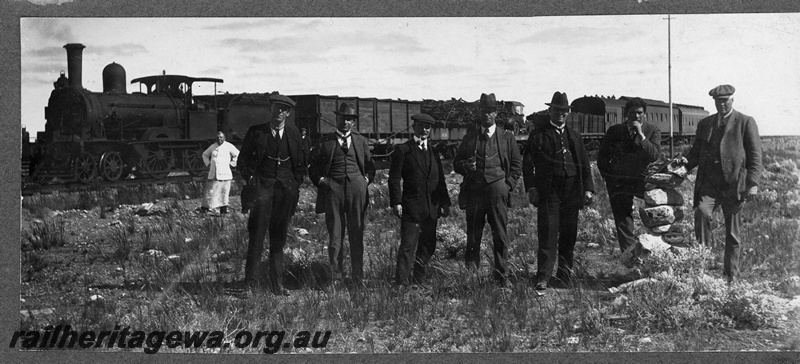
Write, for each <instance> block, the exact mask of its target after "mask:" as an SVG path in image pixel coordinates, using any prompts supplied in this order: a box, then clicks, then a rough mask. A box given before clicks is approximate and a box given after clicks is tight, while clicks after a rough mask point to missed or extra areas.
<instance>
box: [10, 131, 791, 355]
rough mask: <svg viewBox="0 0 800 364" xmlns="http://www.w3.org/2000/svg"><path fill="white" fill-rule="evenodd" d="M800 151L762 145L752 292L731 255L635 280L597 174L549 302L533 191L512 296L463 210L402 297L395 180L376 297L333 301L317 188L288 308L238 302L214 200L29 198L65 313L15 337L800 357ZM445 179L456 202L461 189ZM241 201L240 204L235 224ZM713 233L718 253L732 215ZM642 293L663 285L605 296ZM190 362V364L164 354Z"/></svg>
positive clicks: (31, 251)
mask: <svg viewBox="0 0 800 364" xmlns="http://www.w3.org/2000/svg"><path fill="white" fill-rule="evenodd" d="M797 148H798V145H797V144H796V141H789V142H785V141H778V142H772V143H771V144H769V145H765V157H764V164H765V174H764V178H763V181H762V189H761V193H760V194H759V196H758V198H757V200H756V201H755V202H753V203H750V204H747V205H746V206H745V207H744V210H743V216H744V221H745V222H744V228H743V231H744V234H743V235H744V236H743V241H745V244H744V252H743V257H742V278H743V280H742V282H741V283H739V284H737V285H735V286H733V287H731V288H728V287H727V286H726V285H725V284H724V283H723V282H722V280H721V279H720V276H721V271H720V270H718V269H716V268H715V264H714V262H715V261H721V256H722V249H721V247H720V246H715V247H712V248H711V249H710V250H709V249H705V248H700V247H697V248H693V249H690V250H689V251H688V252H686V253H684V254H679V255H675V254H672V253H667V254H660V255H658V254H657V255H654V256H652V257H651V258H650V259H649V260H648V261H647V262H646V263H645V264H644V265H642V266H639V267H636V268H635V269H627V268H624V267H623V266H622V265H621V264H620V262H619V255H620V253H619V250H618V248H616V246H617V243H616V240H615V237H614V232H613V221H612V218H611V211H610V208H609V206H608V199H607V193H606V191H605V186H604V185H603V183H602V182H601V180H600V178H599V176H597V175H595V181H596V185H597V199H596V202H595V204H594V205H593V206H592V207H591V208H587V209H584V210H582V211H581V214H580V223H579V234H578V240H579V241H578V244H577V246H576V256H577V279H576V280H575V281H574V282H572V287H571V288H559V289H555V290H552V291H550V292H549V294H548V295H546V296H544V297H539V296H537V295H536V294H535V292H534V291H533V287H532V284H531V278H532V276H533V274H534V272H535V267H536V245H537V242H536V219H535V216H536V209H535V208H533V207H531V206H529V205H528V204H527V201H526V196H525V195H524V193H523V192H522V188H521V187H518V189H517V190H516V191H515V192H514V194H513V205H514V207H513V209H512V210H511V211H510V214H509V215H510V216H509V225H508V231H509V236H510V237H511V239H512V242H511V247H510V256H511V259H510V262H509V266H510V268H511V271H512V282H513V288H512V289H511V290H510V291H506V290H500V289H498V288H496V287H495V286H494V285H493V284H492V282H491V280H490V279H488V277H489V269H490V267H489V265H490V262H491V259H490V255H491V248H490V246H489V245H488V244H487V243H488V242H489V241H490V240H491V239H490V232H489V231H488V227H487V228H486V231H485V232H484V239H483V240H484V246H483V247H482V253H483V258H482V265H483V266H482V271H481V272H479V273H478V274H473V275H470V274H469V273H468V272H467V271H466V270H465V269H464V266H463V252H464V244H465V239H466V235H465V232H464V227H465V221H464V220H465V218H464V215H463V211H460V210H457V209H455V208H454V209H453V214H452V216H450V217H448V218H444V219H441V220H440V222H439V225H440V227H439V229H438V232H437V235H438V247H437V254H436V257H435V258H434V260H433V261H432V263H431V266H430V283H429V285H428V287H427V288H425V289H414V290H403V289H397V288H395V287H393V286H392V285H391V282H392V280H393V277H394V268H395V261H396V249H397V245H398V240H399V221H398V220H397V219H396V218H394V217H393V216H392V215H391V213H390V211H389V209H388V190H387V188H386V175H385V172H384V173H379V176H378V179H377V180H376V183H374V184H373V185H371V186H370V195H371V199H372V205H371V207H370V209H369V212H368V215H367V229H366V233H365V246H366V248H365V273H366V276H367V277H368V284H367V287H366V288H363V289H351V290H338V291H332V290H329V289H327V288H326V287H327V285H328V283H329V277H330V274H329V271H328V269H327V260H328V258H327V257H328V254H327V248H326V245H327V232H326V230H325V224H324V215H318V214H315V213H314V211H313V210H314V198H315V193H316V192H315V190H314V189H313V187H312V186H310V185H305V186H304V187H303V189H302V191H301V199H300V200H301V202H300V204H299V206H298V209H297V213H296V215H295V216H294V218H293V221H292V228H291V229H290V234H289V241H288V243H287V247H286V252H287V257H288V259H287V264H286V266H287V270H286V277H285V280H286V281H287V285H288V288H290V290H291V293H292V295H291V296H290V297H276V296H273V295H271V294H269V293H268V292H254V293H252V294H246V293H245V292H244V291H243V290H242V289H241V286H240V284H239V283H238V282H239V281H240V280H241V279H242V277H243V265H244V263H243V262H244V257H245V253H246V248H247V230H246V222H247V216H246V215H242V214H240V213H238V212H236V213H232V214H228V215H227V216H225V217H220V216H212V215H203V214H200V213H198V212H197V211H196V210H197V208H198V207H199V200H198V199H197V198H198V197H199V195H200V193H201V190H202V186H197V185H180V186H177V187H173V188H169V189H164V188H160V189H159V188H155V187H153V188H143V189H141V190H125V191H116V192H114V191H105V192H102V193H94V194H89V193H81V194H71V195H66V194H61V195H49V196H32V197H30V198H27V197H26V198H25V199H24V200H23V219H22V222H21V235H22V238H21V245H22V262H21V272H20V273H21V279H22V285H21V299H22V303H21V305H22V308H23V309H31V310H34V309H42V308H53V312H52V313H48V314H42V315H33V316H29V315H24V316H23V317H22V318H21V321H20V328H21V329H23V330H32V329H40V330H42V329H43V328H44V327H45V326H46V325H54V326H55V325H58V324H69V325H71V326H72V328H73V329H75V330H95V331H100V330H112V329H113V328H114V326H115V325H121V326H130V327H131V328H132V329H136V330H156V329H160V330H166V331H171V330H181V331H184V330H222V331H223V332H224V333H225V336H226V339H227V340H231V339H232V338H233V337H234V336H235V334H236V333H237V332H239V331H241V330H245V329H246V330H251V331H256V330H271V329H282V330H286V331H287V332H290V333H296V332H299V331H302V330H311V331H315V330H321V331H324V330H330V331H332V336H331V338H330V341H329V343H328V346H327V347H326V348H320V349H313V350H305V351H313V352H338V353H349V352H356V353H388V352H564V351H697V350H734V351H739V350H776V349H789V350H798V349H799V348H800V347H799V346H800V329H799V328H798V324H797V322H798V320H797V318H798V312H797V310H796V309H793V308H792V307H793V306H787V302H788V301H789V300H790V299H792V298H793V297H795V296H797V295H798V294H800V287H799V286H800V282H797V281H796V280H794V281H793V280H792V279H793V278H792V277H797V276H798V275H799V274H800V239H798V231H800V230H799V228H798V226H799V224H800V191H799V190H798V188H797V186H798V181H799V180H800V169H798V163H800V151H798V150H797ZM595 172H596V171H595ZM447 178H448V189H449V190H450V194H451V197H452V199H453V201H455V200H456V196H457V192H458V183H459V182H460V177H459V176H457V175H454V174H452V175H449V176H448V177H447ZM693 181H694V180H693V175H690V176H689V178H687V180H686V181H685V182H684V183H683V185H682V186H681V187H680V191H681V192H682V194H683V195H684V197H685V199H686V201H687V205H686V206H685V207H686V209H687V212H688V214H687V216H688V217H687V218H686V219H685V221H683V222H681V223H680V225H681V226H682V227H683V228H684V231H685V232H686V237H687V239H689V240H693V237H692V235H693V226H692V221H691V220H692V219H691V211H690V208H691V206H690V205H689V203H690V201H691V189H692V187H693ZM235 191H236V190H235V189H234V192H232V197H231V205H232V209H233V210H237V211H238V210H239V201H238V197H237V196H236V195H237V194H236V192H235ZM145 202H155V207H154V208H153V210H152V211H151V212H152V213H151V214H149V215H146V216H139V215H137V214H136V213H135V212H136V211H137V209H138V205H139V204H141V203H145ZM637 203H641V201H638V202H637ZM720 215H721V214H720ZM716 226H717V228H716V229H715V231H714V234H715V237H716V238H717V239H718V241H722V236H723V230H724V227H723V224H722V223H721V216H718V218H717V225H716ZM265 254H266V252H265ZM263 262H264V264H266V256H264V257H263ZM638 278H654V279H655V280H657V282H656V283H652V284H647V285H643V286H639V287H637V288H636V289H633V290H629V291H626V292H622V293H616V294H612V293H610V292H609V291H608V288H609V287H613V286H616V285H618V284H620V283H623V282H627V281H631V280H634V279H638ZM178 350H180V351H181V352H185V351H186V350H187V349H166V348H164V349H162V351H178ZM192 350H195V351H201V352H202V351H204V350H205V351H208V349H192ZM227 350H230V351H233V352H257V351H259V350H260V349H256V348H252V349H225V350H223V351H227ZM212 351H218V349H213V350H212ZM284 351H287V350H284ZM288 351H301V350H299V349H288Z"/></svg>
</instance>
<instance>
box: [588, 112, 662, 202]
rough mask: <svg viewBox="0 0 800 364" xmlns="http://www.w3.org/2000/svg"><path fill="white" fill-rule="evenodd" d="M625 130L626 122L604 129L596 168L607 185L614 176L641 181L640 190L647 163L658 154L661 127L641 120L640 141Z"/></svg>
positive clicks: (654, 159)
mask: <svg viewBox="0 0 800 364" xmlns="http://www.w3.org/2000/svg"><path fill="white" fill-rule="evenodd" d="M629 130H630V129H629V128H628V125H627V124H616V125H612V126H611V127H610V128H608V130H607V131H606V135H605V137H604V138H603V142H602V143H601V144H600V152H599V153H598V155H597V168H598V169H599V170H600V173H601V174H602V175H603V178H605V179H606V182H609V185H611V186H613V185H614V180H615V179H618V178H624V179H635V180H639V181H641V188H642V189H643V188H644V177H645V175H646V174H647V165H648V164H650V163H652V162H655V161H656V160H657V159H658V157H659V155H660V154H661V130H660V129H659V128H658V126H656V125H655V124H651V123H647V122H645V123H643V124H642V133H643V134H644V136H645V140H643V141H638V140H636V141H634V140H633V138H631V135H630V131H629ZM626 183H628V182H626ZM642 192H644V190H642Z"/></svg>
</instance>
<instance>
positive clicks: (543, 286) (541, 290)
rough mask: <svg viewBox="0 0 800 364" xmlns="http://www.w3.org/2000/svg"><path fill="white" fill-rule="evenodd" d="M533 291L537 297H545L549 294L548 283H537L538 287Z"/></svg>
mask: <svg viewBox="0 0 800 364" xmlns="http://www.w3.org/2000/svg"><path fill="white" fill-rule="evenodd" d="M533 289H534V292H536V295H537V296H544V295H545V293H547V283H544V282H540V283H536V286H534V287H533Z"/></svg>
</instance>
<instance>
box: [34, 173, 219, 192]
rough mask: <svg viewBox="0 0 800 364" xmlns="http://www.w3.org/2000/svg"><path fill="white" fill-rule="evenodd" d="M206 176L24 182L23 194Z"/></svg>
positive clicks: (189, 179) (125, 185)
mask: <svg viewBox="0 0 800 364" xmlns="http://www.w3.org/2000/svg"><path fill="white" fill-rule="evenodd" d="M205 179H206V177H205V176H201V177H195V176H191V175H188V174H186V175H178V174H176V175H170V176H167V177H166V178H162V179H153V178H137V179H125V180H120V181H116V182H107V181H104V180H101V179H98V180H96V181H94V182H91V183H81V182H78V181H58V180H54V181H50V182H48V183H32V182H28V183H26V182H23V184H22V196H31V195H34V194H43V195H47V194H52V193H65V192H81V191H100V190H103V189H109V188H120V187H134V186H142V185H151V186H152V185H157V186H158V185H162V186H163V185H168V184H173V183H186V182H202V181H205Z"/></svg>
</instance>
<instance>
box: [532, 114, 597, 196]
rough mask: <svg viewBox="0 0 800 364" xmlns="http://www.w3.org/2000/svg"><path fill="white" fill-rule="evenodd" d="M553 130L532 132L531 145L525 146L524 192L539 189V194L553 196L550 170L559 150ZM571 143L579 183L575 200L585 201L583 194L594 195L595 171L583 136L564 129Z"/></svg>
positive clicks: (546, 126)
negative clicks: (593, 171) (587, 153)
mask: <svg viewBox="0 0 800 364" xmlns="http://www.w3.org/2000/svg"><path fill="white" fill-rule="evenodd" d="M551 129H552V126H551V125H550V124H549V123H548V124H544V125H543V126H541V127H537V128H536V129H533V130H532V131H531V133H530V135H529V136H528V143H527V144H526V145H525V157H524V159H523V168H522V171H523V175H524V176H523V178H524V180H525V190H529V189H531V188H536V191H538V192H539V193H540V194H547V193H551V192H552V188H551V186H552V181H553V171H552V170H550V166H551V163H550V161H551V160H553V159H554V158H555V157H554V155H555V153H556V152H557V151H558V150H559V149H560V148H559V147H558V146H557V145H559V144H558V142H557V140H556V136H555V134H554V133H553V132H551ZM564 130H565V132H566V133H567V137H568V139H569V145H570V147H569V148H570V149H571V150H572V158H573V161H574V163H575V164H576V166H577V170H578V171H577V172H578V174H577V176H576V181H577V183H578V186H579V188H578V189H577V191H576V194H579V196H577V197H576V198H580V199H582V198H583V193H584V191H592V192H594V182H593V180H592V170H591V166H590V165H589V157H588V156H587V155H586V149H584V147H583V138H582V137H581V134H580V133H579V132H577V131H575V130H572V128H570V127H569V126H564Z"/></svg>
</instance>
